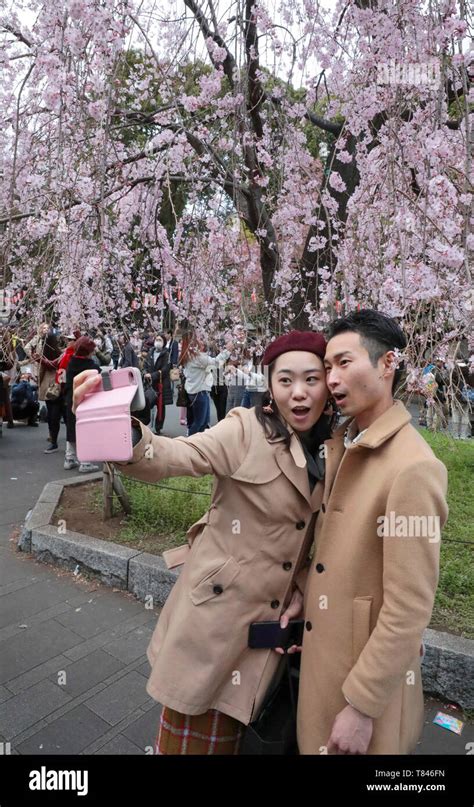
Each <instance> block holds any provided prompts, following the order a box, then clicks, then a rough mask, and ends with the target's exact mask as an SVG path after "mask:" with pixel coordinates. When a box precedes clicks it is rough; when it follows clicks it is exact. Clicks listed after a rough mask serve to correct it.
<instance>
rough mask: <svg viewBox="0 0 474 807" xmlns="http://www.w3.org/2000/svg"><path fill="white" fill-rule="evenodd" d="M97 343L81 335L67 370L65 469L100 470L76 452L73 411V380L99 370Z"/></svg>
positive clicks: (85, 471) (65, 393)
mask: <svg viewBox="0 0 474 807" xmlns="http://www.w3.org/2000/svg"><path fill="white" fill-rule="evenodd" d="M95 349H96V345H95V342H94V340H93V339H91V338H90V336H81V337H80V338H79V339H78V340H77V342H76V343H75V346H74V354H73V356H72V357H71V358H70V360H69V364H68V366H67V370H66V380H65V384H64V397H65V401H66V412H67V442H66V454H65V458H64V469H65V470H66V471H71V470H73V469H74V468H77V469H78V471H79V473H90V472H91V471H98V470H99V466H98V465H93V464H92V463H91V462H80V461H79V460H78V458H77V453H76V416H75V414H73V411H72V390H73V381H74V379H75V377H76V375H79V373H82V371H83V370H97V364H96V362H95V361H94V360H93V358H92V357H93V355H94V353H95Z"/></svg>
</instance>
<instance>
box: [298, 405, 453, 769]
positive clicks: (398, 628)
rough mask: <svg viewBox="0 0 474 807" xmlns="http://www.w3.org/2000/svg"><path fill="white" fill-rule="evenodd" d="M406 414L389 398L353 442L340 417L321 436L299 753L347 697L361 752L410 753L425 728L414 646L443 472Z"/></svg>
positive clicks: (425, 617)
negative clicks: (365, 730) (365, 722)
mask: <svg viewBox="0 0 474 807" xmlns="http://www.w3.org/2000/svg"><path fill="white" fill-rule="evenodd" d="M410 419H411V416H410V413H409V412H408V411H407V409H406V408H405V407H404V406H403V404H402V403H401V402H399V401H397V402H395V403H394V404H393V406H392V407H391V408H390V409H389V410H387V411H386V412H385V413H384V414H382V415H381V416H380V417H379V418H378V419H377V420H376V421H374V423H372V424H371V425H370V426H369V427H368V429H367V431H366V433H365V435H363V436H362V437H361V439H360V441H359V442H357V443H354V444H352V445H351V446H349V447H348V448H347V449H345V448H344V431H345V428H346V425H347V424H344V425H343V426H342V427H341V428H340V429H338V430H337V431H336V432H335V434H334V435H333V438H332V439H331V440H327V441H326V443H325V445H326V447H327V455H326V480H325V493H324V500H323V502H322V504H321V511H320V513H319V516H318V520H317V523H316V530H315V550H314V557H313V559H312V563H311V567H310V570H309V572H308V577H307V581H306V587H305V619H306V623H305V631H304V638H303V650H302V658H301V672H300V689H299V702H298V745H299V750H300V753H302V754H324V753H327V750H326V749H327V743H328V739H329V736H330V733H331V729H332V726H333V723H334V719H335V717H336V715H337V714H338V713H339V712H340V711H342V709H344V707H345V706H347V700H348V701H349V702H351V703H352V705H353V706H355V707H356V708H357V709H359V710H360V711H361V712H363V713H364V714H366V715H369V716H370V717H372V718H374V724H373V725H374V731H373V736H372V740H371V743H370V745H369V748H368V753H369V754H407V753H411V752H412V751H413V750H414V748H415V746H416V743H417V741H418V739H419V736H420V734H421V730H422V726H423V691H422V681H421V671H420V662H421V658H420V646H421V643H422V635H423V630H424V629H425V628H426V626H427V625H428V624H429V621H430V618H431V612H432V607H433V601H434V596H435V592H436V586H437V582H438V570H439V550H440V541H439V531H440V529H441V527H442V526H443V525H444V523H445V521H446V518H447V513H448V509H447V505H446V489H447V472H446V468H445V466H444V465H443V463H441V462H440V461H439V460H438V459H436V457H435V456H434V454H433V452H432V451H431V448H430V447H429V446H428V444H427V443H426V442H425V440H424V439H423V437H422V436H421V435H420V434H419V432H417V431H416V429H415V428H414V427H413V426H412V425H411V424H410ZM391 513H393V516H391ZM385 516H386V517H387V519H388V521H387V522H385V523H384V522H383V517H385ZM410 516H411V517H412V519H411V521H410V518H409V517H410ZM416 516H420V517H421V519H415V518H413V517H416ZM399 517H401V518H399ZM430 517H432V518H431V520H430ZM433 517H434V520H433ZM410 525H411V527H410ZM423 525H424V526H423ZM436 525H438V526H437V527H436ZM383 528H385V534H381V530H383ZM423 533H424V534H423ZM436 533H437V535H436ZM346 699H347V700H346Z"/></svg>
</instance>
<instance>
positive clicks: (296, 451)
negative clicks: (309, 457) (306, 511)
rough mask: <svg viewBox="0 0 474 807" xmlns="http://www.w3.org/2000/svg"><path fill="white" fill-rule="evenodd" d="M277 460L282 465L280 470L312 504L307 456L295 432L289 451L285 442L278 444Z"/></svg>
mask: <svg viewBox="0 0 474 807" xmlns="http://www.w3.org/2000/svg"><path fill="white" fill-rule="evenodd" d="M296 441H297V442H298V445H296ZM276 461H277V463H278V465H279V467H280V470H281V471H282V472H283V473H284V474H285V476H286V477H287V479H288V480H289V481H290V482H291V483H292V484H293V485H294V486H295V488H296V489H297V490H298V491H299V492H300V493H301V495H302V496H304V498H305V499H306V501H307V502H308V504H309V505H310V506H311V491H310V489H309V479H308V469H307V467H306V457H305V456H304V452H303V449H302V447H301V444H300V443H299V441H298V438H297V437H296V435H294V434H293V435H292V436H291V444H290V450H289V451H287V450H286V448H285V446H284V445H283V444H282V445H279V446H278V448H277V451H276ZM302 463H304V464H302Z"/></svg>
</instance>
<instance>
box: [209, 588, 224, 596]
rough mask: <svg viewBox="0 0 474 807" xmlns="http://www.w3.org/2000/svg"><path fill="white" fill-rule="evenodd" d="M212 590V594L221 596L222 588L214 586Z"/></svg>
mask: <svg viewBox="0 0 474 807" xmlns="http://www.w3.org/2000/svg"><path fill="white" fill-rule="evenodd" d="M212 590H213V592H214V594H222V592H223V591H224V589H223V588H222V586H214V587H213V589H212Z"/></svg>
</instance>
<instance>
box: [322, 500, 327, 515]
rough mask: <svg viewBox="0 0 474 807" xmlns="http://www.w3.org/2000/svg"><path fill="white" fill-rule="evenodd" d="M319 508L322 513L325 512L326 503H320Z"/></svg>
mask: <svg viewBox="0 0 474 807" xmlns="http://www.w3.org/2000/svg"><path fill="white" fill-rule="evenodd" d="M321 510H322V512H323V513H325V512H326V505H325V504H324V502H323V503H322V505H321Z"/></svg>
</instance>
